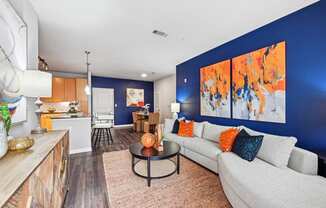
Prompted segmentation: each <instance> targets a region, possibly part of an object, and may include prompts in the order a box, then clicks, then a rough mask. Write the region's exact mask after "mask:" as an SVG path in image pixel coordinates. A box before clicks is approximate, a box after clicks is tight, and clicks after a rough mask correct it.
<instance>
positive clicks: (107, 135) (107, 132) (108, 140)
mask: <svg viewBox="0 0 326 208" xmlns="http://www.w3.org/2000/svg"><path fill="white" fill-rule="evenodd" d="M105 131H106V137H107V142H108V145H110V135H109V131H108V129H107V128H106V129H105Z"/></svg>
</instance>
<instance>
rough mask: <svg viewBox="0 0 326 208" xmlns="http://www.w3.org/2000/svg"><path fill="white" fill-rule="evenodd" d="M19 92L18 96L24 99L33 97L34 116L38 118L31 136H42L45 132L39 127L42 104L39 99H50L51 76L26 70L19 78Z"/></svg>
mask: <svg viewBox="0 0 326 208" xmlns="http://www.w3.org/2000/svg"><path fill="white" fill-rule="evenodd" d="M20 83H21V90H20V94H21V95H24V96H26V97H35V98H37V100H36V101H35V105H36V106H37V107H38V109H37V110H36V111H35V114H36V115H37V117H38V126H37V127H36V128H35V129H33V130H32V132H31V133H32V134H42V133H45V132H46V129H42V128H41V127H40V118H41V112H42V111H41V106H42V105H43V102H42V101H41V100H40V97H51V96H52V74H50V73H47V72H42V71H38V70H27V71H24V72H23V74H22V76H21V81H20Z"/></svg>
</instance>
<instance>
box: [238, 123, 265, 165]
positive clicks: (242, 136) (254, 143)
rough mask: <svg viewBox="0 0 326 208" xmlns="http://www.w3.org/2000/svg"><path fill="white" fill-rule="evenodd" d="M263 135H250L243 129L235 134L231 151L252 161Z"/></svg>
mask: <svg viewBox="0 0 326 208" xmlns="http://www.w3.org/2000/svg"><path fill="white" fill-rule="evenodd" d="M263 137H264V136H262V135H261V136H250V135H249V134H248V133H247V132H246V131H245V130H244V129H242V130H241V131H240V133H239V134H238V135H237V137H236V139H235V142H234V144H233V147H232V152H234V153H235V154H237V155H238V156H239V157H241V158H242V159H245V160H248V161H249V162H251V161H253V160H254V159H255V157H256V155H257V153H258V151H259V149H260V147H261V145H262V143H263Z"/></svg>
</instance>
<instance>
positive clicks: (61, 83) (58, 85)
mask: <svg viewBox="0 0 326 208" xmlns="http://www.w3.org/2000/svg"><path fill="white" fill-rule="evenodd" d="M64 100H65V79H64V78H62V77H53V78H52V102H62V101H64Z"/></svg>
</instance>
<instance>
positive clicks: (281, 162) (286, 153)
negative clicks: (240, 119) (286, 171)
mask: <svg viewBox="0 0 326 208" xmlns="http://www.w3.org/2000/svg"><path fill="white" fill-rule="evenodd" d="M242 128H243V129H245V130H246V131H247V132H248V134H250V135H264V138H263V143H262V145H261V147H260V149H259V151H258V154H257V157H258V158H260V159H262V160H264V161H266V162H268V163H270V164H272V165H274V166H276V167H279V168H285V167H287V166H288V163H289V159H290V155H291V152H292V150H293V148H294V145H295V144H296V143H297V139H296V138H295V137H288V136H278V135H273V134H266V133H264V132H259V131H254V130H252V129H249V128H247V127H242Z"/></svg>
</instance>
